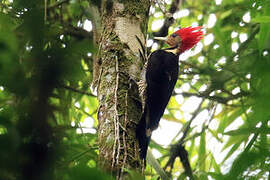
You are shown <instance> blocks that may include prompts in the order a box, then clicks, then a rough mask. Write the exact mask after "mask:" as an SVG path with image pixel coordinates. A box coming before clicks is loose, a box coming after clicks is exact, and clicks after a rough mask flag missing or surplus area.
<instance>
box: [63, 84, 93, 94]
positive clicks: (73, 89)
mask: <svg viewBox="0 0 270 180" xmlns="http://www.w3.org/2000/svg"><path fill="white" fill-rule="evenodd" d="M60 88H65V89H68V90H71V91H73V92H76V93H80V94H84V95H88V96H93V97H96V96H95V95H94V94H92V93H90V92H85V91H82V90H79V89H75V88H73V87H70V86H66V85H61V86H60Z"/></svg>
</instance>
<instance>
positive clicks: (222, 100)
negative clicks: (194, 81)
mask: <svg viewBox="0 0 270 180" xmlns="http://www.w3.org/2000/svg"><path fill="white" fill-rule="evenodd" d="M173 95H182V96H184V97H190V96H196V97H202V98H206V99H209V100H212V101H216V102H219V103H221V104H225V105H227V103H228V101H231V100H234V99H237V98H240V97H243V96H248V95H249V93H248V92H245V91H242V92H240V93H238V94H235V95H231V96H229V97H221V96H210V95H209V94H208V93H204V92H203V93H189V92H182V93H174V94H173Z"/></svg>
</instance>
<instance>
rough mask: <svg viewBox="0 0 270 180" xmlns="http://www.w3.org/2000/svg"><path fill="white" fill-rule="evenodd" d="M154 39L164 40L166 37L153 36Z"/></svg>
mask: <svg viewBox="0 0 270 180" xmlns="http://www.w3.org/2000/svg"><path fill="white" fill-rule="evenodd" d="M154 39H155V40H160V41H166V40H167V37H154Z"/></svg>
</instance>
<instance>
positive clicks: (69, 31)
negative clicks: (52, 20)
mask: <svg viewBox="0 0 270 180" xmlns="http://www.w3.org/2000/svg"><path fill="white" fill-rule="evenodd" d="M63 33H64V34H66V35H71V36H74V37H76V38H78V39H84V38H88V39H90V38H92V32H88V31H86V30H84V29H82V28H79V27H74V26H71V25H67V26H64V32H63Z"/></svg>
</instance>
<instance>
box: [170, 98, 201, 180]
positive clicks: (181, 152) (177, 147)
mask: <svg viewBox="0 0 270 180" xmlns="http://www.w3.org/2000/svg"><path fill="white" fill-rule="evenodd" d="M203 102H204V99H203V100H202V101H201V103H200V104H199V106H198V107H197V109H196V110H195V111H194V113H193V115H192V117H191V119H190V120H189V122H188V124H187V126H186V128H185V129H184V132H183V136H182V137H181V139H180V140H179V141H178V142H177V143H176V144H174V145H172V147H171V155H170V158H169V161H168V162H167V164H166V166H165V169H166V168H167V167H168V166H171V169H173V165H174V162H175V159H176V158H177V157H180V160H181V162H182V164H183V166H184V169H185V173H186V174H187V176H189V177H190V179H194V178H193V174H192V169H191V166H190V163H189V160H188V153H187V151H186V150H185V148H184V146H183V142H184V139H185V138H186V136H187V133H188V130H189V129H190V125H191V123H192V121H193V120H194V119H195V117H196V116H197V115H198V114H199V112H200V110H201V107H202V104H203Z"/></svg>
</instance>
